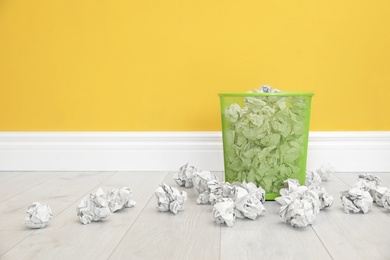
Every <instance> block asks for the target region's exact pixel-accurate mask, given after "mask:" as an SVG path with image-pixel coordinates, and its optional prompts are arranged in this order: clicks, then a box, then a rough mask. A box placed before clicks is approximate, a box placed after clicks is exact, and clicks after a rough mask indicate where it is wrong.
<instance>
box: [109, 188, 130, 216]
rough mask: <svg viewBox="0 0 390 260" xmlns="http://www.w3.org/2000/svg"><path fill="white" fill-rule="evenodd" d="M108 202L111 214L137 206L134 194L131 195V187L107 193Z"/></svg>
mask: <svg viewBox="0 0 390 260" xmlns="http://www.w3.org/2000/svg"><path fill="white" fill-rule="evenodd" d="M107 200H108V206H109V208H110V210H111V212H115V211H117V210H120V209H123V208H131V207H134V205H135V204H136V202H135V201H134V200H133V194H132V193H131V191H130V188H129V187H123V188H119V189H113V190H110V191H109V192H108V193H107Z"/></svg>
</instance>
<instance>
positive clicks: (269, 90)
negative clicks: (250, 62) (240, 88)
mask: <svg viewBox="0 0 390 260" xmlns="http://www.w3.org/2000/svg"><path fill="white" fill-rule="evenodd" d="M279 92H280V90H279V89H276V88H274V89H273V88H272V87H271V86H269V85H261V86H260V89H255V93H279Z"/></svg>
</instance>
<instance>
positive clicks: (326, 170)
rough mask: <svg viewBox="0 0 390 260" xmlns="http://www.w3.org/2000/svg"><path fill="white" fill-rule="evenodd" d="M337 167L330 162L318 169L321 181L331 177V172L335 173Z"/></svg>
mask: <svg viewBox="0 0 390 260" xmlns="http://www.w3.org/2000/svg"><path fill="white" fill-rule="evenodd" d="M335 171H336V169H335V168H334V167H333V166H332V165H330V164H329V163H326V164H323V165H322V166H321V167H320V168H319V169H317V171H316V172H317V173H318V175H320V177H321V181H323V182H325V181H327V180H328V179H329V177H330V174H331V173H334V172H335Z"/></svg>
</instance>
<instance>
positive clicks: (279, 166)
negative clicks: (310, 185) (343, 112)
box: [219, 92, 313, 200]
mask: <svg viewBox="0 0 390 260" xmlns="http://www.w3.org/2000/svg"><path fill="white" fill-rule="evenodd" d="M312 96H313V93H295V92H294V93H287V92H286V93H283V92H280V93H228V94H219V97H220V101H221V114H222V137H223V154H224V164H225V181H227V182H230V183H232V182H242V181H244V180H245V181H247V182H249V181H251V182H254V183H256V184H257V185H258V186H261V187H263V188H264V189H265V191H266V199H267V200H273V199H274V198H276V197H278V196H279V190H280V189H281V188H282V187H283V181H284V180H286V179H287V178H294V179H298V180H299V182H300V183H301V184H304V182H305V176H306V159H307V143H308V137H309V123H310V105H311V98H312Z"/></svg>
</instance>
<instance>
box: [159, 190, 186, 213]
mask: <svg viewBox="0 0 390 260" xmlns="http://www.w3.org/2000/svg"><path fill="white" fill-rule="evenodd" d="M154 194H155V195H156V197H157V209H158V210H159V211H171V212H172V213H174V214H177V213H178V211H181V210H184V203H185V202H186V201H187V192H185V191H179V190H178V189H176V188H173V187H171V186H169V185H167V184H165V183H162V184H161V185H160V187H158V188H157V190H156V191H155V192H154Z"/></svg>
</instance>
